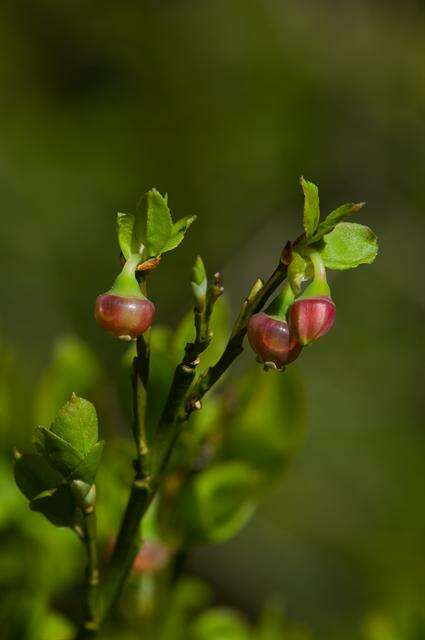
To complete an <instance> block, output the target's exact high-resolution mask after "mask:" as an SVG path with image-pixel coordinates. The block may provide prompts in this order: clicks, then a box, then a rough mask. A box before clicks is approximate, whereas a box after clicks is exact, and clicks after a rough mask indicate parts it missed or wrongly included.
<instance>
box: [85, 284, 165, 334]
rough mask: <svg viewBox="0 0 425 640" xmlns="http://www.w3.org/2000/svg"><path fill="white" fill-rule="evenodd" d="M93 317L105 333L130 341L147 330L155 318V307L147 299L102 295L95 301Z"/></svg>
mask: <svg viewBox="0 0 425 640" xmlns="http://www.w3.org/2000/svg"><path fill="white" fill-rule="evenodd" d="M94 317H95V318H96V322H98V324H100V326H101V327H103V328H104V329H106V331H109V332H110V333H113V334H114V335H116V336H118V337H119V338H122V339H126V338H127V339H129V340H131V339H133V338H137V336H139V335H141V334H142V333H144V332H145V331H146V330H147V329H149V327H150V326H151V324H152V323H153V321H154V318H155V306H154V304H153V303H152V302H151V301H150V300H148V299H147V298H127V297H124V296H116V295H112V294H110V293H104V294H103V295H101V296H98V298H97V299H96V305H95V309H94Z"/></svg>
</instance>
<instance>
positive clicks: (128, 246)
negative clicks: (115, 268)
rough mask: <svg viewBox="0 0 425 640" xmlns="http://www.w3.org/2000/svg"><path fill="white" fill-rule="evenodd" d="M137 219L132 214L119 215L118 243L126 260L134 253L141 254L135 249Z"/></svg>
mask: <svg viewBox="0 0 425 640" xmlns="http://www.w3.org/2000/svg"><path fill="white" fill-rule="evenodd" d="M135 222H136V217H135V216H134V215H133V214H132V213H117V234H118V243H119V245H120V249H121V251H122V253H123V256H124V257H125V259H126V260H128V258H129V257H130V256H131V254H132V253H139V250H138V249H136V250H134V248H133V232H134V226H135Z"/></svg>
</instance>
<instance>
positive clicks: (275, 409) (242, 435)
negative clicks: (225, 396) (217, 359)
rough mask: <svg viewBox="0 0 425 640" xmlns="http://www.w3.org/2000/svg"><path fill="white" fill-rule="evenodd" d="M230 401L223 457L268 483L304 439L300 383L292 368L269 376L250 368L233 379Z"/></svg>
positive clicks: (302, 399) (302, 393) (302, 391)
mask: <svg viewBox="0 0 425 640" xmlns="http://www.w3.org/2000/svg"><path fill="white" fill-rule="evenodd" d="M232 398H233V412H234V413H233V415H232V414H230V415H229V418H228V420H229V423H230V424H229V427H230V428H229V429H227V430H226V438H225V441H224V447H225V450H226V456H228V457H232V458H240V459H243V460H245V462H246V463H248V464H249V465H250V466H251V467H252V468H253V469H256V470H257V471H258V472H259V473H261V475H262V477H263V479H264V481H265V482H266V483H269V482H270V480H272V479H274V478H276V477H278V476H280V475H281V474H282V473H283V471H284V470H285V469H286V467H287V464H288V461H289V460H290V459H291V457H292V456H293V454H294V453H295V451H296V450H297V449H298V447H299V445H300V443H301V442H302V440H303V437H304V430H305V415H304V406H305V397H304V390H303V386H302V383H301V380H300V379H299V377H298V375H297V371H296V370H294V369H292V370H291V369H289V370H288V371H286V372H285V374H284V375H276V376H273V375H264V374H263V373H262V372H261V371H259V370H258V368H257V367H252V368H251V369H248V370H247V371H246V373H245V374H244V375H243V376H240V377H239V379H238V380H237V382H236V384H235V388H234V389H233V390H232ZM265 407H267V411H265V410H264V408H265Z"/></svg>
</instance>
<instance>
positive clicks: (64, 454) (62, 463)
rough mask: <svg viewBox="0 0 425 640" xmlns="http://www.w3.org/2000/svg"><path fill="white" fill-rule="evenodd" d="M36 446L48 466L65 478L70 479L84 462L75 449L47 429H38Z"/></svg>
mask: <svg viewBox="0 0 425 640" xmlns="http://www.w3.org/2000/svg"><path fill="white" fill-rule="evenodd" d="M34 444H35V447H36V449H37V451H39V453H41V454H42V455H43V456H44V458H45V459H46V461H47V462H48V464H49V465H50V466H51V467H52V468H53V469H56V471H59V473H61V474H62V475H63V476H64V477H65V478H67V477H69V476H70V475H71V474H72V473H73V472H74V471H75V470H76V469H77V468H78V467H79V466H80V464H81V463H82V461H83V458H82V456H81V455H80V454H79V453H78V451H76V450H75V449H74V447H72V446H71V445H70V444H68V442H66V441H65V440H63V439H62V438H61V437H59V436H58V435H56V434H55V433H53V432H52V431H50V430H49V429H46V428H45V427H37V429H36V431H35V441H34Z"/></svg>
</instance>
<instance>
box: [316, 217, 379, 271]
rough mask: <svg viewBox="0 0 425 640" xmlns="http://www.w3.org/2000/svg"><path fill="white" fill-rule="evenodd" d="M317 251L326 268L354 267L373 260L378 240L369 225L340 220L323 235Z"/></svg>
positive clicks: (376, 251)
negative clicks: (331, 229)
mask: <svg viewBox="0 0 425 640" xmlns="http://www.w3.org/2000/svg"><path fill="white" fill-rule="evenodd" d="M318 251H319V253H320V256H321V258H322V260H323V262H324V263H325V266H326V267H327V268H328V269H354V268H355V267H358V266H359V265H360V264H370V263H371V262H373V261H374V260H375V258H376V255H377V253H378V241H377V238H376V235H375V234H374V233H373V231H372V230H371V229H369V227H365V226H364V225H362V224H356V223H354V222H340V223H339V224H337V225H336V227H335V229H334V230H333V231H331V233H328V234H327V235H325V236H324V237H323V239H322V244H321V245H319V248H318Z"/></svg>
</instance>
